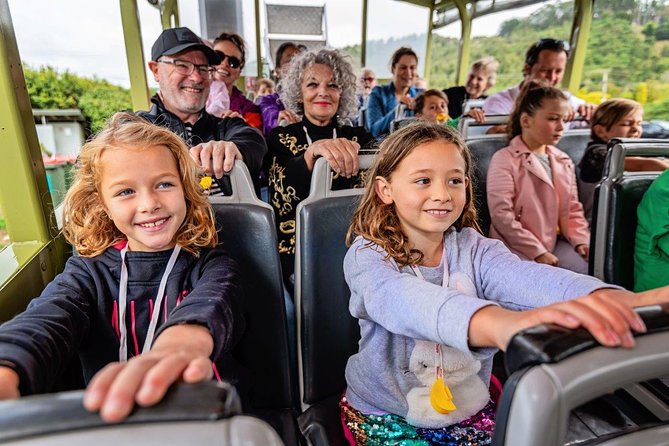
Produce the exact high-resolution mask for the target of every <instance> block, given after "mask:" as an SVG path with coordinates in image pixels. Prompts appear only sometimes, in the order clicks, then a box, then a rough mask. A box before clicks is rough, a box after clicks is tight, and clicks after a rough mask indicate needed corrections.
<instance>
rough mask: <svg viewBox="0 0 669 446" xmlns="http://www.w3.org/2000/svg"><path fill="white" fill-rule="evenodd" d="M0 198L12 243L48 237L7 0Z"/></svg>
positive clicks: (47, 206) (1, 64)
mask: <svg viewBox="0 0 669 446" xmlns="http://www.w3.org/2000/svg"><path fill="white" fill-rule="evenodd" d="M0 98H2V100H0V147H2V159H1V160H0V203H1V204H2V210H3V212H4V215H5V220H6V223H7V230H8V232H9V235H10V238H11V240H12V242H13V243H22V242H31V241H38V242H41V243H45V242H47V241H49V240H50V238H51V236H50V233H49V232H50V231H49V227H50V226H49V223H48V220H47V216H48V215H51V207H52V203H51V196H50V195H49V187H48V185H47V181H46V175H45V172H44V163H43V162H42V153H41V150H40V146H39V142H38V141H37V132H36V131H35V122H34V121H33V119H34V118H33V114H32V107H31V106H30V98H29V97H28V89H27V88H26V81H25V78H24V77H23V66H22V65H21V57H20V55H19V50H18V47H17V45H16V37H15V35H14V26H13V24H12V18H11V15H10V13H9V3H8V0H0Z"/></svg>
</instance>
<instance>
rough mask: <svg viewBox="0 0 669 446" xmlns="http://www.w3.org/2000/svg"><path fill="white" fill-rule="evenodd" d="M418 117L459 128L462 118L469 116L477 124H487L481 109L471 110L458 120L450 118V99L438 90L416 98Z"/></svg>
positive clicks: (432, 90) (426, 92)
mask: <svg viewBox="0 0 669 446" xmlns="http://www.w3.org/2000/svg"><path fill="white" fill-rule="evenodd" d="M415 110H416V117H418V118H421V119H424V120H426V121H429V122H435V123H436V122H438V123H440V124H442V123H445V124H446V125H449V126H451V127H457V126H458V123H459V122H460V119H461V117H465V116H469V117H471V118H474V120H475V121H476V122H485V113H483V110H480V109H472V110H469V111H468V112H467V113H465V114H464V115H461V117H458V118H451V117H450V116H448V97H447V96H446V94H445V93H444V92H443V91H441V90H437V89H431V90H427V91H424V92H423V93H421V94H419V95H418V96H417V97H416V108H415Z"/></svg>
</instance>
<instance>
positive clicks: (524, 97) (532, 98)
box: [507, 79, 567, 141]
mask: <svg viewBox="0 0 669 446" xmlns="http://www.w3.org/2000/svg"><path fill="white" fill-rule="evenodd" d="M551 99H559V100H561V101H567V96H566V95H565V94H564V93H563V92H562V90H560V89H559V88H555V87H551V86H550V85H549V84H548V82H547V81H545V80H536V79H535V80H531V81H527V82H525V84H524V85H523V88H522V89H521V90H520V94H518V97H517V98H516V103H515V105H514V107H513V111H512V112H511V115H510V116H509V125H508V128H507V136H508V137H509V141H511V140H512V139H513V138H515V137H516V136H518V135H520V134H521V133H522V132H523V129H522V127H521V125H520V117H521V115H522V114H523V113H526V114H528V115H530V116H534V114H535V113H536V112H537V110H539V109H540V108H541V107H542V105H543V103H544V101H546V100H551Z"/></svg>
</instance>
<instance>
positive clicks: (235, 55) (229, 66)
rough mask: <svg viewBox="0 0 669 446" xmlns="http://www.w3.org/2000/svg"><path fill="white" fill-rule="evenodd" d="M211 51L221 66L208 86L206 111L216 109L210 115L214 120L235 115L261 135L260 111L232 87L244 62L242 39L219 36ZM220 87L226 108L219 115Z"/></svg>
mask: <svg viewBox="0 0 669 446" xmlns="http://www.w3.org/2000/svg"><path fill="white" fill-rule="evenodd" d="M214 50H215V51H216V53H217V54H218V56H219V57H220V58H221V63H220V64H219V65H217V66H216V67H215V68H216V71H215V72H214V82H212V86H211V90H210V92H209V99H208V100H207V111H209V112H210V113H211V111H210V109H213V107H216V105H219V107H218V109H217V110H216V111H217V112H216V113H214V114H215V115H216V116H219V117H225V116H230V115H231V114H232V113H234V112H237V113H239V114H240V115H241V116H242V117H243V118H244V119H245V120H246V122H248V123H249V125H252V126H253V127H255V128H257V129H258V130H260V131H262V116H261V114H260V108H259V107H258V106H257V105H256V104H254V103H253V101H250V100H248V99H246V97H245V96H244V94H243V93H242V92H241V91H240V90H239V88H237V87H236V86H235V82H236V81H237V79H239V75H240V74H241V72H242V68H244V63H245V62H246V45H245V43H244V39H242V37H241V36H240V35H238V34H235V33H226V32H224V33H221V34H220V35H219V36H218V37H216V39H215V40H214ZM223 85H225V89H226V90H227V93H228V96H229V101H230V105H229V108H227V111H223V112H222V113H221V112H220V110H221V109H226V107H225V106H224V102H225V97H226V96H225V94H224V92H223Z"/></svg>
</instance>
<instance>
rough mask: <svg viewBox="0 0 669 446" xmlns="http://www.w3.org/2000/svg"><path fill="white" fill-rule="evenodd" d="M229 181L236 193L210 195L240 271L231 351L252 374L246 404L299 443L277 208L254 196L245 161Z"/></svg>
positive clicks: (286, 438) (223, 239)
mask: <svg viewBox="0 0 669 446" xmlns="http://www.w3.org/2000/svg"><path fill="white" fill-rule="evenodd" d="M230 182H231V185H232V195H230V196H212V197H210V202H211V203H212V205H213V207H214V211H215V213H216V219H217V220H218V221H219V222H220V223H221V224H222V228H223V229H222V231H221V233H220V241H221V243H222V244H223V246H224V247H225V248H226V249H227V250H228V252H230V254H231V255H232V256H233V257H234V258H235V260H236V261H237V262H238V264H239V266H240V270H241V274H242V285H243V289H244V300H243V306H244V307H243V311H244V317H245V321H246V329H245V331H244V334H243V335H242V338H241V341H240V342H239V344H238V345H237V347H236V348H235V350H234V351H233V356H234V358H235V359H236V360H238V361H239V363H240V364H241V365H242V367H243V368H244V369H245V371H248V373H250V375H251V376H248V377H244V378H248V380H244V381H248V384H249V389H248V397H249V398H248V399H249V403H250V407H249V408H246V407H245V408H244V409H245V412H246V413H251V414H253V415H257V416H258V417H260V418H262V419H264V420H265V421H267V422H268V423H269V424H270V425H272V426H273V427H274V428H275V429H276V430H277V431H278V432H279V434H280V435H281V437H282V438H283V440H284V442H285V443H286V444H287V445H292V444H299V443H300V441H301V440H300V434H299V430H298V429H297V424H296V416H297V413H298V411H299V403H298V394H297V379H296V376H295V365H294V364H292V362H291V360H290V354H289V344H288V343H289V336H288V325H287V324H288V323H287V317H286V310H285V305H284V294H283V285H282V276H281V263H280V260H279V253H278V250H277V246H278V242H277V236H276V231H275V226H274V212H273V210H272V208H271V207H270V206H269V205H268V204H267V203H265V202H262V201H260V200H258V198H257V197H256V195H255V192H254V189H253V183H252V181H251V177H250V175H249V173H248V170H247V169H246V166H245V165H244V164H243V163H242V162H241V161H237V162H236V163H235V168H234V169H233V170H232V171H231V175H230Z"/></svg>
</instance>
